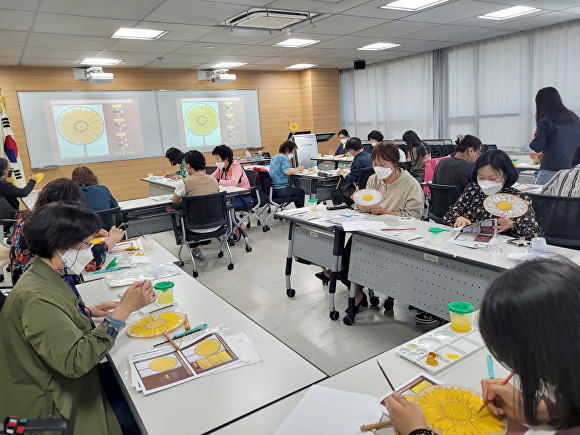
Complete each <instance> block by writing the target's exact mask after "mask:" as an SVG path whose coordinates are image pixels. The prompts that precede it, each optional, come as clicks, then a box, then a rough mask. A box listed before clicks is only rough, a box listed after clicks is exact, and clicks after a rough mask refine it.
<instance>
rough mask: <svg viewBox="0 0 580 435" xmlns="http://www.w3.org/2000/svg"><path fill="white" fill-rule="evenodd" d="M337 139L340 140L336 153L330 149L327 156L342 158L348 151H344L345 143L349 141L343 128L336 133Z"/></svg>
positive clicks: (348, 136)
mask: <svg viewBox="0 0 580 435" xmlns="http://www.w3.org/2000/svg"><path fill="white" fill-rule="evenodd" d="M338 139H340V145H339V146H338V148H337V149H336V152H335V151H334V150H333V149H330V150H328V154H330V155H333V154H334V155H335V156H342V155H344V154H346V153H347V152H348V150H347V149H346V143H347V142H348V140H349V139H350V135H349V134H348V131H346V130H345V129H344V128H343V129H342V130H340V131H339V132H338Z"/></svg>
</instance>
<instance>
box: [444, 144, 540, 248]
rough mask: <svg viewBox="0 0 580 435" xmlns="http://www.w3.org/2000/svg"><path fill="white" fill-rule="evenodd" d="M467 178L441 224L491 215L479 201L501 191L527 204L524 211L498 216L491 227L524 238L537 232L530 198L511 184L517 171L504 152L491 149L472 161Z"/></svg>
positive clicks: (459, 223) (514, 180)
mask: <svg viewBox="0 0 580 435" xmlns="http://www.w3.org/2000/svg"><path fill="white" fill-rule="evenodd" d="M471 179H472V182H471V183H470V184H468V185H467V187H466V188H465V190H464V191H463V193H462V194H461V196H460V197H459V199H458V200H457V202H456V203H455V204H453V205H452V206H451V208H450V209H449V211H448V212H447V213H445V216H444V217H443V223H444V224H446V225H452V226H455V227H460V226H464V225H470V224H471V223H474V222H479V221H481V220H484V219H490V218H492V217H494V216H492V214H491V213H489V212H488V211H487V210H486V209H485V208H484V207H483V201H484V200H485V198H486V197H487V196H489V195H493V194H495V193H500V192H501V193H509V194H512V195H516V196H518V197H520V198H522V199H523V200H524V201H526V203H527V204H528V211H527V212H526V214H524V215H523V216H520V217H517V218H513V219H509V218H499V219H498V225H497V226H496V227H495V229H497V232H498V233H502V234H504V235H506V236H510V237H516V238H521V237H523V238H525V239H531V238H533V237H536V236H538V235H539V232H540V229H539V227H538V223H537V222H536V217H535V215H534V210H533V209H532V207H531V204H532V202H531V199H530V197H529V196H528V195H526V194H524V193H522V192H520V191H519V190H516V189H514V188H513V187H511V186H512V185H513V184H514V183H515V182H516V181H517V179H518V173H517V171H516V170H515V168H514V165H513V163H512V161H511V160H510V158H509V157H508V155H507V154H506V153H505V152H503V151H501V150H491V151H488V152H486V153H485V154H483V155H482V156H480V157H479V158H478V159H477V161H476V162H475V168H474V169H473V173H472V175H471Z"/></svg>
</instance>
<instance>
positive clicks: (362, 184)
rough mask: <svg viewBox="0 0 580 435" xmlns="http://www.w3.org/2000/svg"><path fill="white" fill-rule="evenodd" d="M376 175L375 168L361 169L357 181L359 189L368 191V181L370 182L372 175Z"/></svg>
mask: <svg viewBox="0 0 580 435" xmlns="http://www.w3.org/2000/svg"><path fill="white" fill-rule="evenodd" d="M374 173H375V170H374V169H373V168H362V169H359V171H358V177H357V180H356V185H357V186H358V188H359V189H361V190H362V189H366V187H367V181H368V180H369V177H370V176H371V175H373V174H374Z"/></svg>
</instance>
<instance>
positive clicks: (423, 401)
mask: <svg viewBox="0 0 580 435" xmlns="http://www.w3.org/2000/svg"><path fill="white" fill-rule="evenodd" d="M417 404H418V405H419V407H420V408H421V411H422V412H423V415H424V416H425V420H426V421H427V424H428V425H429V426H430V427H431V428H432V429H434V430H440V431H441V433H442V435H492V434H496V435H501V434H504V433H505V432H506V430H507V424H506V423H505V421H503V420H501V419H499V418H497V417H496V416H495V415H493V414H492V413H491V412H489V410H488V409H487V408H485V409H484V410H483V411H481V412H480V413H478V412H477V411H478V410H479V408H481V405H482V404H483V401H482V400H481V397H480V395H479V394H478V393H476V392H475V391H471V390H468V389H466V388H461V387H453V386H445V385H437V386H433V387H431V388H427V389H425V390H424V391H422V392H421V393H420V394H419V395H418V396H417Z"/></svg>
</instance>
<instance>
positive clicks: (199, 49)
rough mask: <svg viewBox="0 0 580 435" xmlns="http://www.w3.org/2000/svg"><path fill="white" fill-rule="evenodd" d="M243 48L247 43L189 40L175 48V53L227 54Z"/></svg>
mask: <svg viewBox="0 0 580 435" xmlns="http://www.w3.org/2000/svg"><path fill="white" fill-rule="evenodd" d="M204 47H214V48H212V49H206V48H204ZM245 48H248V46H247V45H240V44H209V43H207V42H203V43H202V42H191V43H189V44H187V45H184V46H183V47H181V48H179V49H178V50H176V51H175V52H176V53H186V54H201V55H206V54H215V55H222V54H229V53H236V52H238V51H241V50H243V49H245Z"/></svg>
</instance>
